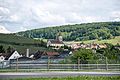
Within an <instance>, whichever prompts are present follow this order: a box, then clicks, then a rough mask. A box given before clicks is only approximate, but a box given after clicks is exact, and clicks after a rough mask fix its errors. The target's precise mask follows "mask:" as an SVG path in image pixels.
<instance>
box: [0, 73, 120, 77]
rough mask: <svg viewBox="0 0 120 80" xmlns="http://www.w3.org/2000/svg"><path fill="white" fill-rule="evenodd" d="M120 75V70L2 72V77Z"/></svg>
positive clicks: (0, 74) (0, 75)
mask: <svg viewBox="0 0 120 80" xmlns="http://www.w3.org/2000/svg"><path fill="white" fill-rule="evenodd" d="M83 75H89V76H120V72H69V71H68V72H28V73H27V72H24V73H23V72H18V73H16V72H14V73H10V72H9V73H0V79H6V78H8V79H10V78H29V77H32V78H35V77H66V76H83Z"/></svg>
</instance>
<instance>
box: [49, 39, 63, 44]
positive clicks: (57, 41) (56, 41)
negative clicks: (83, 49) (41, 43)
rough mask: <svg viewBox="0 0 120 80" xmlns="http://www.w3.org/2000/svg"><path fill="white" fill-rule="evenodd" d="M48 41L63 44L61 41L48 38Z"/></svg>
mask: <svg viewBox="0 0 120 80" xmlns="http://www.w3.org/2000/svg"><path fill="white" fill-rule="evenodd" d="M48 41H50V42H51V43H52V44H64V43H63V42H62V41H59V40H53V39H50V40H48Z"/></svg>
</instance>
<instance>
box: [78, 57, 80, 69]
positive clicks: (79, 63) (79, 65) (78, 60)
mask: <svg viewBox="0 0 120 80" xmlns="http://www.w3.org/2000/svg"><path fill="white" fill-rule="evenodd" d="M78 70H80V58H79V57H78Z"/></svg>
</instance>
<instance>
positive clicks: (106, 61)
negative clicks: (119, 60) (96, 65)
mask: <svg viewBox="0 0 120 80" xmlns="http://www.w3.org/2000/svg"><path fill="white" fill-rule="evenodd" d="M105 60H106V70H108V59H107V57H106V59H105Z"/></svg>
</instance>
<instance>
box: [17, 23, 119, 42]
mask: <svg viewBox="0 0 120 80" xmlns="http://www.w3.org/2000/svg"><path fill="white" fill-rule="evenodd" d="M58 32H60V33H61V35H62V36H63V39H64V40H65V41H73V40H76V41H80V40H94V39H98V40H103V39H111V38H114V37H115V36H120V22H98V23H84V24H75V25H63V26H55V27H47V28H40V29H34V30H28V31H24V32H18V33H16V34H17V35H20V36H24V37H29V38H43V39H54V38H55V37H56V34H57V33H58Z"/></svg>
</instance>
